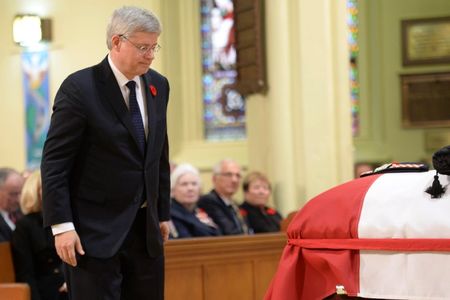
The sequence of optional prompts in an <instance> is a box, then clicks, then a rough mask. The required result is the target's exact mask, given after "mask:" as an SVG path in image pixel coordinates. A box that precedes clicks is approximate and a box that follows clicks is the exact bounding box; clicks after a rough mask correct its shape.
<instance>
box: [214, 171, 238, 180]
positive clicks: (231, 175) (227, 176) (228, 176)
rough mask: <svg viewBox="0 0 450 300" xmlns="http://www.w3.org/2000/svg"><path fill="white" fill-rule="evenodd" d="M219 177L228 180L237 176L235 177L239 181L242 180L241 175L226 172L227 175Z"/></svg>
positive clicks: (222, 174)
mask: <svg viewBox="0 0 450 300" xmlns="http://www.w3.org/2000/svg"><path fill="white" fill-rule="evenodd" d="M219 175H221V176H223V177H226V178H232V177H233V176H235V177H237V179H241V174H239V173H231V172H225V173H219Z"/></svg>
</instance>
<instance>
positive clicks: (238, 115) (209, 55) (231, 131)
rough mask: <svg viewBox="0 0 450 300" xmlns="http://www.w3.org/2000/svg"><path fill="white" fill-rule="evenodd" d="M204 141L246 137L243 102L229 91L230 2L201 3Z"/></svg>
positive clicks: (232, 66) (232, 57)
mask: <svg viewBox="0 0 450 300" xmlns="http://www.w3.org/2000/svg"><path fill="white" fill-rule="evenodd" d="M201 18H202V19H201V24H202V25H201V34H202V70H203V77H202V81H203V82H202V84H203V106H204V111H203V119H204V124H205V139H206V140H210V141H217V140H242V139H245V138H246V130H245V101H244V98H243V97H242V96H241V95H240V94H239V93H238V92H236V91H235V90H234V89H233V88H232V84H233V83H234V82H235V80H236V76H237V73H236V48H235V41H234V19H233V1H232V0H201Z"/></svg>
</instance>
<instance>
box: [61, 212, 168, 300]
mask: <svg viewBox="0 0 450 300" xmlns="http://www.w3.org/2000/svg"><path fill="white" fill-rule="evenodd" d="M145 224H146V209H145V208H141V209H139V211H138V213H137V216H136V219H135V221H134V223H133V226H132V228H131V229H130V232H129V233H128V236H127V238H126V239H125V241H124V243H123V245H122V247H121V248H120V250H119V251H118V253H117V254H115V255H114V256H113V257H111V258H106V259H103V258H102V259H100V258H94V257H89V256H86V255H84V256H78V257H77V263H78V264H77V266H76V267H72V266H70V265H67V264H65V277H66V281H67V286H68V290H69V299H71V300H139V299H146V300H147V299H148V300H153V299H155V300H163V299H164V255H161V256H159V257H156V258H152V257H150V256H149V255H148V253H147V249H146V240H145V235H146V230H145Z"/></svg>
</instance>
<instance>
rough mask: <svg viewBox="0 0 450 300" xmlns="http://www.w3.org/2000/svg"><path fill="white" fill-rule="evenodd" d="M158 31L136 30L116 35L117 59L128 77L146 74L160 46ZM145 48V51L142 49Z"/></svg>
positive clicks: (118, 65) (114, 41)
mask: <svg viewBox="0 0 450 300" xmlns="http://www.w3.org/2000/svg"><path fill="white" fill-rule="evenodd" d="M158 37H159V34H157V33H150V32H135V33H133V34H130V35H127V36H117V35H116V36H114V37H113V39H112V44H113V49H112V51H114V53H115V58H116V59H115V61H114V63H115V64H117V67H118V68H119V70H120V71H121V72H122V73H123V74H124V75H125V76H126V77H127V78H128V79H132V78H134V77H135V76H140V75H142V74H145V73H146V72H147V71H148V69H149V68H150V65H151V64H152V61H153V59H154V58H155V49H156V48H157V47H159V46H158ZM138 48H141V49H145V51H143V50H140V49H138Z"/></svg>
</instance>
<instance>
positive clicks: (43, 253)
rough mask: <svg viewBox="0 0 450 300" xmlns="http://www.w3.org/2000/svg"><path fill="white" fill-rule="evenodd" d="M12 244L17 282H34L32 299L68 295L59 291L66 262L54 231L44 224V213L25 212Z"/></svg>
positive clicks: (41, 299) (17, 226)
mask: <svg viewBox="0 0 450 300" xmlns="http://www.w3.org/2000/svg"><path fill="white" fill-rule="evenodd" d="M11 245H12V254H13V259H14V269H15V272H16V281H18V282H25V283H28V284H29V285H30V288H31V299H32V300H59V299H65V297H67V293H60V292H59V291H58V289H59V288H60V287H61V285H62V284H63V283H64V276H63V273H62V268H61V267H62V262H61V259H60V258H59V257H58V255H57V254H56V250H55V247H54V243H53V237H52V235H51V233H50V231H49V230H45V229H44V228H43V227H42V215H41V213H32V214H28V215H25V216H24V217H22V218H21V219H20V220H19V221H18V222H17V224H16V229H15V230H14V232H13V238H12V242H11Z"/></svg>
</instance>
